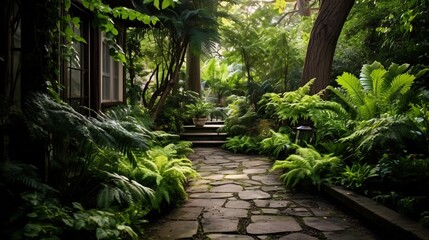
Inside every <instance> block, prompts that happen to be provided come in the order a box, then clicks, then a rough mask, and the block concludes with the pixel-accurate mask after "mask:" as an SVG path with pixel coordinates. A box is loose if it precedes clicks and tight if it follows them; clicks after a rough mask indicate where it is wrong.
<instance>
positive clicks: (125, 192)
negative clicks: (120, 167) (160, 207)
mask: <svg viewBox="0 0 429 240" xmlns="http://www.w3.org/2000/svg"><path fill="white" fill-rule="evenodd" d="M105 174H106V175H107V177H108V178H109V180H108V183H109V184H103V189H102V190H101V191H100V192H99V194H98V196H97V206H98V207H101V208H108V207H110V206H111V205H112V203H114V202H115V201H116V202H118V203H119V204H122V203H126V204H127V205H135V204H137V203H141V202H150V201H151V199H153V198H154V191H153V190H152V189H151V188H148V187H145V186H143V185H141V184H140V183H138V182H136V181H134V180H132V179H129V178H127V177H125V176H123V175H119V174H117V173H109V172H105Z"/></svg>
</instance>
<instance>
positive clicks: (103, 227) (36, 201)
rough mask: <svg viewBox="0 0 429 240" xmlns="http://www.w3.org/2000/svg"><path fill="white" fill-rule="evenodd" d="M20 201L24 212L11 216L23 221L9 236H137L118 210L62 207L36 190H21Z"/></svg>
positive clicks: (109, 237)
mask: <svg viewBox="0 0 429 240" xmlns="http://www.w3.org/2000/svg"><path fill="white" fill-rule="evenodd" d="M22 200H23V201H24V204H23V205H22V206H21V207H20V209H19V210H20V211H19V214H23V213H26V215H22V216H15V218H17V217H18V219H15V220H19V219H20V220H24V219H25V222H26V224H25V226H24V227H23V228H22V229H16V230H15V232H12V233H11V238H13V239H75V238H77V237H81V238H82V237H84V238H91V239H118V238H125V237H126V236H128V237H129V238H131V239H138V236H137V234H136V232H135V231H134V230H133V229H132V228H131V227H130V226H128V225H126V224H124V222H123V218H122V217H121V216H120V214H118V213H114V212H110V211H101V210H97V209H89V210H86V209H84V208H83V207H82V205H81V204H80V203H77V202H73V203H72V205H73V207H68V206H63V205H61V203H60V201H59V200H58V199H56V198H52V197H49V196H47V195H45V194H43V193H38V192H33V193H24V194H22ZM21 218H22V219H21Z"/></svg>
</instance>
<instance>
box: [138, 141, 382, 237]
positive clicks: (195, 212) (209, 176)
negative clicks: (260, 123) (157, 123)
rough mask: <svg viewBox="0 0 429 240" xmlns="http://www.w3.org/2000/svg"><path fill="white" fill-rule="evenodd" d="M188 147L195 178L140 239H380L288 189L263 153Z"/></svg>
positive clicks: (320, 201) (318, 201)
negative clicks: (184, 197) (185, 195)
mask: <svg viewBox="0 0 429 240" xmlns="http://www.w3.org/2000/svg"><path fill="white" fill-rule="evenodd" d="M194 150H195V153H194V154H192V155H191V156H189V158H190V159H191V160H192V161H193V163H194V167H195V168H196V169H197V170H198V172H199V173H200V175H201V178H200V179H198V180H195V181H193V182H191V183H190V186H189V187H188V188H187V192H188V194H189V199H188V200H186V201H185V203H184V204H183V205H181V206H180V207H178V208H176V209H175V210H174V211H173V212H172V213H170V214H168V215H167V216H165V218H163V219H162V220H160V221H159V222H156V223H154V224H153V227H152V228H151V229H148V230H147V231H146V234H147V235H148V237H147V238H145V239H238V240H247V239H267V240H269V239H279V240H315V239H329V240H361V239H364V240H375V239H380V238H377V236H375V235H374V234H373V233H371V231H369V230H368V229H366V228H365V227H363V226H362V225H361V224H360V223H359V222H358V221H357V220H356V219H353V218H351V217H350V216H349V215H347V214H345V213H344V212H342V211H340V210H339V209H337V208H335V207H334V206H333V205H331V204H330V203H329V202H327V201H326V200H325V199H323V198H321V197H319V196H313V195H307V194H300V193H295V194H293V193H291V192H289V191H288V190H287V189H285V187H284V186H283V184H282V183H281V182H280V181H279V180H278V176H279V173H271V172H269V169H270V167H271V165H272V163H273V161H272V160H269V159H268V158H266V157H261V156H252V155H243V154H233V153H230V152H227V151H225V150H222V149H221V148H195V149H194Z"/></svg>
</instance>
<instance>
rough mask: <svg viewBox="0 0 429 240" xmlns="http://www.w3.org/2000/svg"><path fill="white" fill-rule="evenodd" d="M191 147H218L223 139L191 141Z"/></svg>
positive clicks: (222, 142)
mask: <svg viewBox="0 0 429 240" xmlns="http://www.w3.org/2000/svg"><path fill="white" fill-rule="evenodd" d="M191 142H192V147H220V146H222V145H223V144H224V143H225V141H222V140H217V141H216V140H206V141H204V140H199V141H191Z"/></svg>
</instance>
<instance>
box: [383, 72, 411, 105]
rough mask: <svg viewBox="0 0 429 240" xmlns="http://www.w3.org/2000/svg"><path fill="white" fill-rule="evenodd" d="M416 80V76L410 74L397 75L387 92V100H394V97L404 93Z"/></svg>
mask: <svg viewBox="0 0 429 240" xmlns="http://www.w3.org/2000/svg"><path fill="white" fill-rule="evenodd" d="M414 80H415V76H413V75H409V74H401V75H398V76H396V77H395V78H394V79H393V80H392V82H391V85H390V88H389V89H388V90H387V91H386V93H385V99H386V101H387V102H389V101H392V99H394V98H398V95H400V94H401V95H403V94H405V93H407V92H408V91H409V90H410V89H411V85H412V84H413V82H414Z"/></svg>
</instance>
